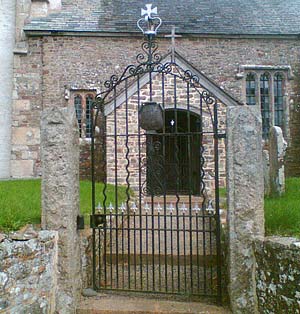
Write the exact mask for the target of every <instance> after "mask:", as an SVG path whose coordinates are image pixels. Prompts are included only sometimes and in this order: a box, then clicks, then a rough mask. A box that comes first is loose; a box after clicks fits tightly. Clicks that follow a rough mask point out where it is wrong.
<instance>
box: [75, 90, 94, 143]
mask: <svg viewBox="0 0 300 314" xmlns="http://www.w3.org/2000/svg"><path fill="white" fill-rule="evenodd" d="M94 98H95V95H94V93H93V92H83V91H78V92H76V93H74V95H73V104H74V107H75V112H76V118H77V122H78V128H79V136H80V138H82V139H90V138H91V136H92V104H93V101H94Z"/></svg>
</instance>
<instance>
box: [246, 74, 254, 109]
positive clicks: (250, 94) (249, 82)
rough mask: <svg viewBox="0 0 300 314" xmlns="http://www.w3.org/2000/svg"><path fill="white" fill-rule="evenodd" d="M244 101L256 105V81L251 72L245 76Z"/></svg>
mask: <svg viewBox="0 0 300 314" xmlns="http://www.w3.org/2000/svg"><path fill="white" fill-rule="evenodd" d="M246 103H247V105H249V106H253V105H256V81H255V75H254V74H253V73H249V74H247V77H246Z"/></svg>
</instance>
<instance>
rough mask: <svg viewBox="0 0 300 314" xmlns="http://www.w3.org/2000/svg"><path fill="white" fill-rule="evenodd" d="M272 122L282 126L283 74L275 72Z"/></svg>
mask: <svg viewBox="0 0 300 314" xmlns="http://www.w3.org/2000/svg"><path fill="white" fill-rule="evenodd" d="M274 115H275V117H274V124H275V125H276V126H279V127H281V128H283V76H282V74H281V73H276V74H275V76H274Z"/></svg>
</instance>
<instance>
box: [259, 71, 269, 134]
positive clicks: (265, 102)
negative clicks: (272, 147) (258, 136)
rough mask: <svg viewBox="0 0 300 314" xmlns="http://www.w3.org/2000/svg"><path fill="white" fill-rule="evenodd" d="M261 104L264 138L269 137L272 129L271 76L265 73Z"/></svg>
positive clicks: (261, 86) (261, 90) (262, 77)
mask: <svg viewBox="0 0 300 314" xmlns="http://www.w3.org/2000/svg"><path fill="white" fill-rule="evenodd" d="M260 104H261V116H262V133H263V138H265V139H266V138H268V136H269V129H270V76H269V74H268V73H264V74H262V75H261V77H260Z"/></svg>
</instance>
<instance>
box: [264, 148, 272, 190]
mask: <svg viewBox="0 0 300 314" xmlns="http://www.w3.org/2000/svg"><path fill="white" fill-rule="evenodd" d="M263 167H264V187H265V195H270V158H269V151H268V150H267V149H264V150H263Z"/></svg>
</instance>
